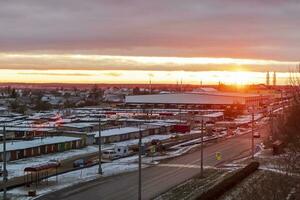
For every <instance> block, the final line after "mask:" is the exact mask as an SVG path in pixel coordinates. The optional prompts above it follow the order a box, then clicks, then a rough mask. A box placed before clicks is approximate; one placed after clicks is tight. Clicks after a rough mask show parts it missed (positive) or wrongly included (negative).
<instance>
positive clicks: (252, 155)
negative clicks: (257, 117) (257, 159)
mask: <svg viewBox="0 0 300 200" xmlns="http://www.w3.org/2000/svg"><path fill="white" fill-rule="evenodd" d="M251 133H252V134H251V149H252V153H251V157H252V159H254V109H253V110H252V126H251Z"/></svg>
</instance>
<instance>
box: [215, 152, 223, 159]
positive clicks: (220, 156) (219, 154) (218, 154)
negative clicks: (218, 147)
mask: <svg viewBox="0 0 300 200" xmlns="http://www.w3.org/2000/svg"><path fill="white" fill-rule="evenodd" d="M221 159H222V155H221V153H220V152H216V160H221Z"/></svg>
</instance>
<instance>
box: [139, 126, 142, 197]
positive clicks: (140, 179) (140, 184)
mask: <svg viewBox="0 0 300 200" xmlns="http://www.w3.org/2000/svg"><path fill="white" fill-rule="evenodd" d="M141 199H142V130H141V125H140V126H139V191H138V200H141Z"/></svg>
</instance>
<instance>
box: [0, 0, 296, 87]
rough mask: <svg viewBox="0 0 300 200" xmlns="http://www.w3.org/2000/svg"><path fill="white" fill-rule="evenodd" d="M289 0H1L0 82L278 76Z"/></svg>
mask: <svg viewBox="0 0 300 200" xmlns="http://www.w3.org/2000/svg"><path fill="white" fill-rule="evenodd" d="M299 11H300V1H298V0H289V1H286V0H251V1H249V0H151V1H142V0H109V1H108V0H107V1H106V0H84V1H83V0H49V1H47V0H42V1H41V0H26V1H23V0H9V1H0V82H35V83H36V82H56V83H59V82H62V83H66V82H67V83H146V82H148V81H149V80H150V79H151V80H152V82H153V83H176V82H177V81H180V80H183V82H184V83H186V84H189V83H190V84H199V83H200V81H202V82H203V83H204V84H214V83H217V82H219V81H221V82H225V83H231V84H235V83H237V84H251V83H264V82H265V72H266V71H276V72H277V79H278V82H279V83H280V84H286V83H287V79H288V77H289V72H290V71H291V70H294V69H295V67H296V66H297V65H298V63H299V61H300V51H299V50H300V20H299V19H300V12H299Z"/></svg>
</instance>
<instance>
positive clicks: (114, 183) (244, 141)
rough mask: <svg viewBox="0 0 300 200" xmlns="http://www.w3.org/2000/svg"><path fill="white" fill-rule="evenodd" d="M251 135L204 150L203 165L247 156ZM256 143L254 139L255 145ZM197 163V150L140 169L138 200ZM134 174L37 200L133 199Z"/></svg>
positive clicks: (183, 176)
mask: <svg viewBox="0 0 300 200" xmlns="http://www.w3.org/2000/svg"><path fill="white" fill-rule="evenodd" d="M250 135H251V134H247V135H243V136H238V137H234V138H230V139H227V140H224V141H219V142H217V143H215V144H212V145H209V146H207V147H205V148H204V165H205V166H216V165H219V164H221V163H223V162H225V161H229V160H232V159H234V158H237V157H239V156H241V155H242V154H243V155H245V154H249V153H250V148H251V139H250ZM259 141H260V140H257V139H256V141H255V142H256V143H257V142H259ZM216 152H220V153H221V155H222V160H221V161H217V160H216V157H215V154H216ZM199 164H200V151H195V152H193V153H189V154H186V155H183V156H180V157H177V158H174V159H172V160H169V161H166V162H164V163H162V164H160V165H157V166H154V167H148V168H145V169H143V170H142V199H152V198H154V197H156V196H158V195H159V194H161V193H163V192H165V191H167V190H168V189H170V188H172V187H174V186H176V185H178V184H180V183H182V182H183V181H186V180H188V179H190V178H192V177H193V176H195V175H196V174H198V173H199V172H200V169H199V168H197V167H195V165H197V166H198V165H199ZM137 192H138V172H137V171H135V172H131V173H126V174H121V175H117V176H112V177H106V178H100V179H97V180H94V181H91V182H87V183H83V184H79V185H75V186H73V187H69V188H65V189H62V190H60V191H56V192H53V193H50V194H47V195H45V196H42V197H40V198H38V199H43V200H44V199H49V200H54V199H55V200H57V199H63V200H82V199H89V200H93V199H95V200H96V199H97V200H99V199H105V200H115V199H118V200H122V199H124V200H125V199H126V200H130V199H134V200H135V199H137Z"/></svg>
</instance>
